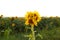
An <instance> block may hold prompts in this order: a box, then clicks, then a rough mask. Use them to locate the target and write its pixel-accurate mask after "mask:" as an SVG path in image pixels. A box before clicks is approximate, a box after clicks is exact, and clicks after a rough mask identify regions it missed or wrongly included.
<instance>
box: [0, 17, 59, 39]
mask: <svg viewBox="0 0 60 40" xmlns="http://www.w3.org/2000/svg"><path fill="white" fill-rule="evenodd" d="M12 23H15V26H12ZM8 28H9V29H10V30H11V32H10V33H9V31H6V30H7V29H8ZM59 28H60V17H49V18H47V17H42V19H41V21H40V22H39V23H38V26H35V28H34V30H35V31H36V34H38V33H40V34H41V35H42V37H43V39H41V38H39V37H37V38H36V40H60V31H59V30H60V29H59ZM4 31H5V32H8V33H9V35H14V34H15V36H16V35H17V34H18V36H19V33H20V34H21V33H23V34H26V32H27V33H31V31H30V29H28V27H26V25H25V20H24V18H15V19H14V20H11V19H10V18H9V17H6V18H0V36H1V37H2V36H4V33H5V32H4ZM41 35H40V36H41ZM15 36H13V38H14V39H15V38H17V37H18V36H17V37H15ZM9 38H10V39H12V37H9ZM19 38H20V36H19ZM24 38H25V37H24ZM14 39H13V40H14ZM27 39H28V38H27ZM27 39H26V40H27ZM2 40H3V39H2ZM22 40H24V39H23V37H22Z"/></svg>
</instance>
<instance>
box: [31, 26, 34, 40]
mask: <svg viewBox="0 0 60 40" xmlns="http://www.w3.org/2000/svg"><path fill="white" fill-rule="evenodd" d="M31 31H32V40H35V32H34V26H31Z"/></svg>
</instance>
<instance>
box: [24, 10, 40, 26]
mask: <svg viewBox="0 0 60 40" xmlns="http://www.w3.org/2000/svg"><path fill="white" fill-rule="evenodd" d="M25 19H26V22H25V24H26V25H35V26H37V22H39V21H40V20H41V18H40V16H39V14H38V12H37V11H34V12H31V11H30V12H27V14H26V15H25Z"/></svg>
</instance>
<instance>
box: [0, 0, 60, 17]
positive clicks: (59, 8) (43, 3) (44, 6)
mask: <svg viewBox="0 0 60 40" xmlns="http://www.w3.org/2000/svg"><path fill="white" fill-rule="evenodd" d="M34 10H37V11H38V12H39V13H40V15H41V16H60V0H0V15H1V14H2V15H3V16H4V17H10V16H18V17H23V16H24V15H25V14H26V12H27V11H34Z"/></svg>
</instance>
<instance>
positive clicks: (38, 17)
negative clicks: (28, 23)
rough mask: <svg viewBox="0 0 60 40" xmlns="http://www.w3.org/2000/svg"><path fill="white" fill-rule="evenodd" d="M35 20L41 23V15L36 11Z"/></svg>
mask: <svg viewBox="0 0 60 40" xmlns="http://www.w3.org/2000/svg"><path fill="white" fill-rule="evenodd" d="M34 19H35V20H36V21H37V22H39V21H40V20H41V16H40V15H39V13H38V12H37V11H34Z"/></svg>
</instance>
